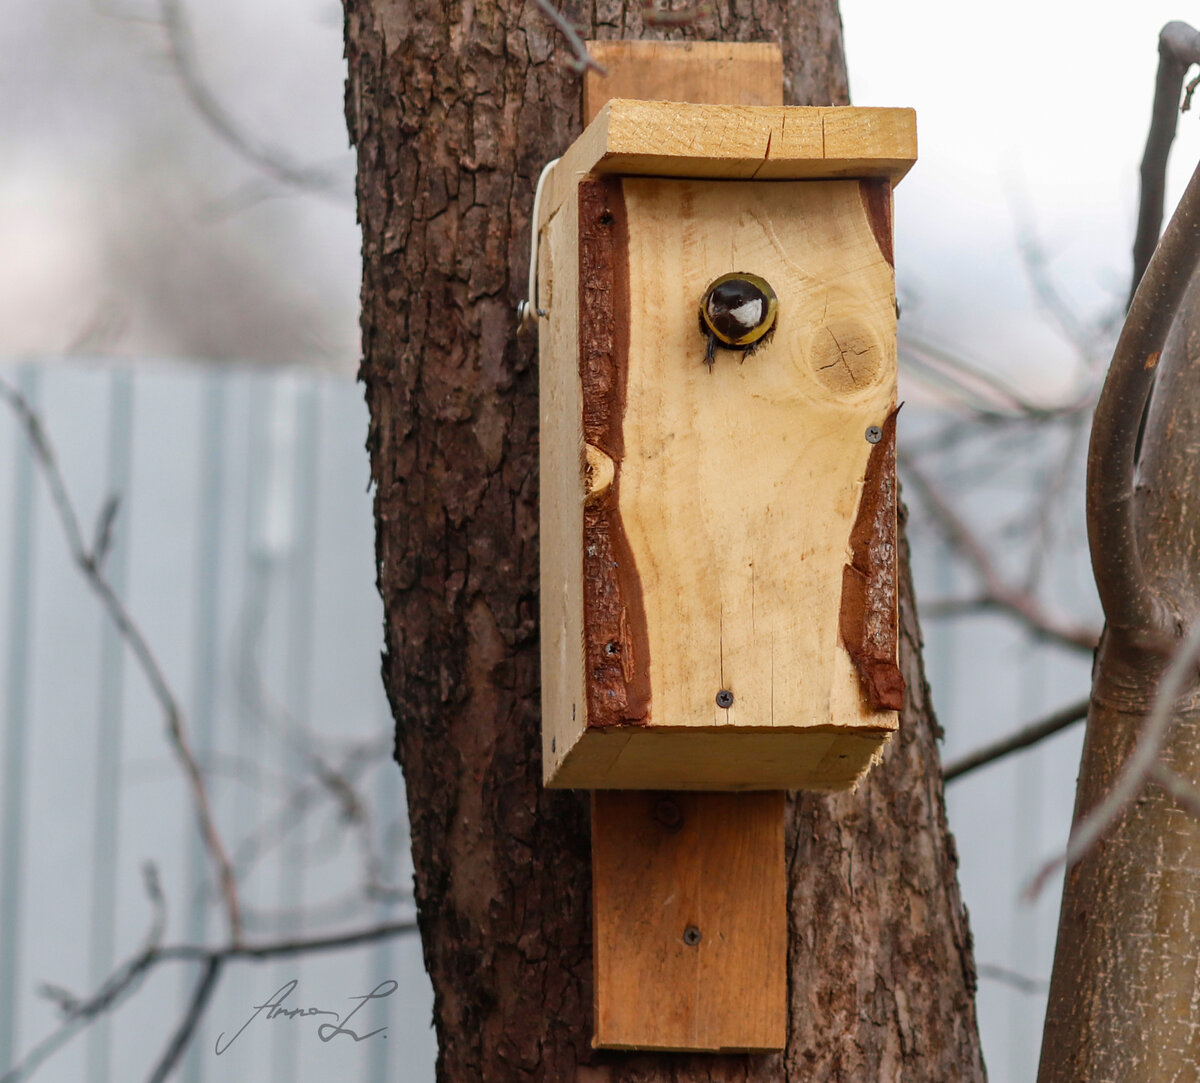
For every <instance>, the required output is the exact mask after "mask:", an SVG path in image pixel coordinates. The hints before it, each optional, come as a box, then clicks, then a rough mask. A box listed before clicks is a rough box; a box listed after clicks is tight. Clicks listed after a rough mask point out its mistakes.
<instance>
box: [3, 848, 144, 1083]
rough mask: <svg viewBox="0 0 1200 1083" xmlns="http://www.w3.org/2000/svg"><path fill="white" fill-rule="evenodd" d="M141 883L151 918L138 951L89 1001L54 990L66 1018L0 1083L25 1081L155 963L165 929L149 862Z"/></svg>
mask: <svg viewBox="0 0 1200 1083" xmlns="http://www.w3.org/2000/svg"><path fill="white" fill-rule="evenodd" d="M142 883H143V886H144V887H145V889H146V894H147V895H148V896H149V898H150V902H151V905H152V906H153V915H152V917H151V920H150V928H149V930H148V931H147V933H146V935H145V937H144V938H143V943H142V947H141V949H140V950H139V951H138V952H137V953H136V954H135V955H134V956H133V957H132V958H130V959H129V960H128V961H127V962H125V963H124V964H122V965H121V966H119V967H117V969H116V970H114V971H113V972H112V974H110V975H109V976H108V977H107V978H106V979H105V980H104V982H102V983H101V985H100V988H99V989H98V990H97V991H96V992H95V993H94V994H93V995H92V996H91V997H89V998H86V999H84V998H80V997H75V996H71V995H70V994H68V993H66V991H65V990H55V993H56V995H55V996H54V997H53V998H52V999H54V1000H56V1001H57V1002H58V1003H59V1004H60V1006H62V1007H63V1009H64V1011H66V1013H67V1018H66V1019H65V1020H64V1021H63V1023H62V1025H61V1026H60V1027H59V1028H58V1029H57V1030H56V1031H53V1032H52V1033H51V1034H49V1035H47V1036H46V1037H45V1038H43V1039H42V1040H41V1041H40V1042H38V1043H37V1044H36V1045H35V1046H34V1047H33V1048H32V1049H31V1050H30V1051H29V1052H28V1053H27V1054H26V1055H25V1057H24V1058H23V1059H22V1060H20V1061H18V1062H17V1063H16V1064H14V1065H13V1066H12V1068H11V1069H9V1070H8V1071H7V1072H5V1073H4V1075H3V1076H0V1083H20V1081H21V1080H23V1079H28V1078H29V1077H30V1076H31V1075H33V1073H34V1072H36V1071H37V1069H38V1068H39V1067H40V1066H41V1065H42V1064H43V1063H44V1062H45V1061H46V1060H48V1059H49V1058H50V1057H52V1056H53V1055H54V1054H55V1053H57V1052H58V1050H59V1049H61V1048H62V1047H63V1046H64V1045H66V1044H67V1042H69V1041H70V1040H71V1039H72V1038H73V1037H75V1035H76V1034H78V1033H79V1031H81V1030H83V1029H84V1027H86V1026H87V1025H88V1024H89V1023H91V1022H92V1020H93V1019H95V1018H96V1017H97V1016H99V1015H102V1014H103V1013H104V1012H106V1011H110V1010H111V1009H113V1008H115V1007H116V1006H117V1005H118V1004H120V1003H121V1002H122V1001H123V1000H125V999H126V998H127V997H128V996H130V995H132V994H133V993H134V992H135V991H136V990H137V989H138V987H139V986H140V985H141V984H142V981H143V979H144V978H145V977H146V974H147V973H148V972H149V971H150V969H151V967H153V966H154V965H155V963H156V962H158V958H159V951H160V950H161V945H162V937H163V932H164V931H165V930H166V927H167V904H166V900H165V899H164V898H163V893H162V887H161V886H160V884H159V880H158V870H157V868H156V867H155V866H154V864H153V863H152V862H147V863H146V864H145V865H143V866H142ZM43 991H45V990H43ZM68 1001H69V1002H70V1004H69V1007H68V1005H67V1002H68Z"/></svg>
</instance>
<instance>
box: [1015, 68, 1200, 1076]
mask: <svg viewBox="0 0 1200 1083" xmlns="http://www.w3.org/2000/svg"><path fill="white" fill-rule="evenodd" d="M1180 81H1182V77H1180ZM1156 360H1157V361H1158V366H1157V381H1156V384H1155V388H1154V393H1153V399H1152V402H1151V405H1150V410H1149V414H1148V416H1147V418H1146V424H1145V429H1144V439H1143V444H1142V448H1141V454H1140V456H1139V458H1138V463H1137V484H1136V486H1135V489H1134V496H1135V501H1136V527H1137V535H1138V550H1139V553H1140V556H1141V563H1142V567H1143V570H1144V573H1145V580H1146V584H1147V586H1148V588H1149V590H1150V592H1151V593H1152V595H1153V597H1154V599H1155V605H1154V607H1153V613H1154V615H1155V617H1156V620H1155V622H1154V623H1153V624H1152V625H1149V626H1137V627H1124V628H1122V627H1116V626H1110V627H1109V628H1107V629H1106V631H1105V635H1104V638H1103V640H1102V643H1101V647H1100V650H1099V652H1098V654H1097V658H1096V667H1095V673H1094V675H1093V681H1092V704H1091V709H1090V711H1089V714H1088V724H1087V725H1088V728H1087V738H1086V740H1085V742H1084V748H1083V758H1082V762H1081V764H1080V768H1079V789H1078V792H1077V794H1076V801H1075V821H1076V823H1078V822H1079V821H1080V820H1081V819H1082V818H1083V817H1084V816H1085V815H1086V814H1087V813H1088V812H1089V811H1091V809H1092V808H1094V807H1095V806H1096V805H1097V804H1098V803H1099V802H1100V801H1101V800H1102V799H1103V798H1104V797H1105V795H1106V794H1107V793H1108V792H1109V790H1110V789H1111V788H1112V786H1113V783H1114V781H1115V779H1116V777H1117V775H1118V774H1119V772H1120V771H1121V769H1122V767H1123V766H1124V765H1125V763H1126V761H1127V760H1128V758H1129V755H1130V753H1131V752H1132V751H1133V748H1134V746H1135V745H1136V743H1137V739H1138V736H1139V734H1140V732H1141V730H1142V724H1143V722H1144V721H1145V719H1146V717H1147V715H1148V714H1149V713H1150V709H1151V707H1152V705H1153V703H1154V699H1155V695H1156V692H1157V688H1158V682H1159V678H1160V676H1161V674H1162V671H1163V669H1164V667H1165V666H1166V664H1167V662H1168V659H1169V657H1170V654H1171V651H1172V649H1173V648H1174V647H1175V646H1176V644H1177V642H1178V640H1179V638H1180V637H1181V636H1182V635H1183V633H1184V632H1186V630H1187V629H1188V628H1190V627H1191V626H1192V625H1193V624H1194V622H1195V621H1196V619H1197V618H1198V617H1200V544H1197V535H1196V523H1197V520H1198V518H1200V456H1198V455H1197V454H1196V448H1197V436H1196V434H1197V433H1200V275H1197V276H1193V277H1192V280H1191V285H1190V287H1189V289H1188V293H1187V294H1186V295H1185V297H1184V299H1183V302H1182V304H1181V305H1180V312H1179V317H1178V318H1177V319H1176V321H1175V324H1174V326H1173V327H1172V330H1171V334H1170V337H1169V338H1168V340H1167V343H1166V346H1165V348H1164V349H1163V351H1162V357H1161V360H1158V359H1156ZM1159 758H1160V760H1161V762H1163V763H1165V764H1166V765H1167V766H1169V767H1170V768H1171V769H1173V770H1174V771H1175V772H1176V773H1177V774H1178V775H1179V776H1180V777H1182V778H1183V779H1185V780H1187V781H1188V782H1189V783H1190V784H1191V785H1192V786H1193V787H1200V688H1197V686H1196V685H1195V684H1194V683H1193V687H1192V689H1191V692H1190V694H1188V695H1185V696H1184V697H1183V698H1182V699H1181V700H1180V702H1178V703H1177V704H1176V705H1175V709H1174V712H1173V715H1172V723H1171V731H1170V734H1169V736H1168V739H1167V741H1166V743H1165V745H1164V747H1163V750H1162V753H1161V755H1160V757H1159ZM1198 876H1200V819H1197V817H1196V816H1195V815H1194V814H1193V813H1192V812H1190V811H1189V810H1187V809H1186V808H1184V807H1182V806H1181V805H1180V804H1179V803H1178V802H1177V801H1176V800H1175V799H1174V798H1173V797H1171V796H1170V795H1168V794H1167V793H1166V792H1164V791H1163V789H1162V788H1161V787H1160V786H1159V785H1157V784H1156V783H1153V782H1151V783H1150V784H1149V785H1147V786H1145V787H1144V788H1143V789H1142V790H1141V792H1140V793H1139V794H1138V795H1137V798H1136V800H1134V801H1133V802H1132V803H1131V804H1130V805H1129V806H1128V807H1127V808H1126V809H1125V810H1124V812H1123V813H1122V814H1121V815H1120V816H1119V818H1118V819H1117V821H1116V822H1115V823H1114V825H1113V827H1112V829H1111V830H1110V831H1109V832H1107V834H1105V836H1104V837H1103V838H1102V839H1101V840H1100V842H1099V843H1098V844H1097V845H1095V846H1093V847H1092V848H1091V850H1090V851H1089V852H1088V853H1087V854H1086V855H1085V856H1084V857H1083V858H1082V859H1081V860H1080V862H1079V863H1078V864H1077V865H1076V866H1075V867H1074V868H1073V869H1071V870H1069V872H1068V873H1067V878H1066V883H1065V885H1064V888H1063V900H1062V909H1061V912H1060V915H1059V926H1058V943H1057V946H1056V948H1055V957H1054V973H1053V977H1052V980H1051V987H1050V1002H1049V1006H1048V1009H1047V1013H1046V1027H1045V1035H1044V1038H1043V1041H1042V1063H1041V1068H1040V1071H1039V1075H1038V1079H1039V1081H1040V1083H1075V1081H1077V1080H1087V1081H1088V1083H1103V1081H1106V1080H1114V1081H1115V1080H1121V1081H1122V1083H1126V1081H1128V1083H1158V1081H1159V1080H1175V1081H1179V1083H1183V1081H1185V1080H1186V1081H1193V1083H1194V1081H1196V1080H1200V1031H1198V1030H1197V1027H1196V1019H1197V1008H1196V1005H1197V1004H1200V969H1198V968H1197V964H1196V944H1197V941H1196V934H1197V929H1198V928H1200V893H1198V892H1197V890H1196V882H1197V877H1198Z"/></svg>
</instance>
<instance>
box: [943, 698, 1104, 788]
mask: <svg viewBox="0 0 1200 1083" xmlns="http://www.w3.org/2000/svg"><path fill="white" fill-rule="evenodd" d="M1087 713H1088V701H1087V700H1086V699H1082V700H1080V701H1079V702H1078V703H1072V704H1071V705H1070V706H1068V707H1063V708H1062V709H1061V710H1058V711H1055V712H1054V713H1053V714H1051V715H1047V716H1046V717H1045V718H1043V719H1040V720H1039V721H1037V722H1031V723H1030V724H1029V725H1028V726H1025V727H1023V728H1022V729H1019V730H1017V732H1016V733H1013V734H1010V735H1009V736H1007V737H1005V738H1004V739H1003V740H1000V741H996V742H994V743H992V744H990V745H984V746H983V748H979V749H976V750H975V751H974V752H969V753H967V755H965V756H960V757H959V758H958V759H956V760H951V761H950V762H949V763H948V764H946V765H945V766H944V767H943V768H942V781H943V782H953V781H954V780H955V779H956V778H962V776H963V775H967V774H970V773H971V772H972V771H975V770H978V769H979V768H980V767H986V766H987V765H988V764H991V763H995V762H996V761H997V760H1000V759H1003V758H1004V757H1005V756H1009V755H1011V754H1012V753H1014V752H1019V751H1021V749H1023V748H1029V747H1030V746H1031V745H1036V744H1037V743H1038V742H1039V741H1044V740H1045V739H1046V738H1047V737H1053V736H1054V734H1056V733H1059V732H1061V731H1062V730H1065V729H1066V728H1067V727H1068V726H1073V725H1074V724H1075V723H1076V722H1081V721H1083V719H1085V718H1087Z"/></svg>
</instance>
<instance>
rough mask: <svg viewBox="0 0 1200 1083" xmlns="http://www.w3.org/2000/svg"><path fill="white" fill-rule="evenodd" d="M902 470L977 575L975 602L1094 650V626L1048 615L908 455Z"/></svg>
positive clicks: (1042, 634)
mask: <svg viewBox="0 0 1200 1083" xmlns="http://www.w3.org/2000/svg"><path fill="white" fill-rule="evenodd" d="M903 466H904V473H905V476H906V477H907V478H908V480H909V481H910V482H912V483H913V484H914V486H915V488H916V489H917V491H918V493H919V494H920V496H921V500H922V502H923V503H924V504H925V506H926V508H927V509H928V511H929V513H930V515H931V516H932V517H933V520H934V522H935V523H936V524H937V526H938V528H939V529H940V530H941V532H942V534H943V536H944V537H945V539H946V541H947V543H948V544H949V545H950V546H951V547H952V548H953V549H954V550H955V552H956V553H958V554H959V555H960V556H962V558H963V559H964V560H966V562H967V563H968V564H970V565H971V567H972V569H973V570H974V572H975V574H976V575H977V576H978V577H979V580H980V583H981V584H982V587H983V594H982V597H981V598H980V599H978V600H977V601H976V603H975V604H976V605H985V604H986V605H988V606H990V607H992V608H995V609H998V610H1000V611H1002V612H1006V613H1008V614H1009V615H1011V616H1014V617H1016V618H1018V619H1019V620H1020V621H1021V622H1022V623H1023V624H1024V625H1025V626H1026V627H1027V628H1029V629H1030V631H1031V632H1033V634H1034V635H1036V636H1038V637H1039V638H1042V639H1049V640H1053V641H1054V642H1056V643H1061V644H1062V645H1064V646H1067V647H1072V648H1074V649H1076V650H1083V651H1089V652H1090V651H1092V650H1095V647H1096V642H1097V640H1098V638H1099V635H1098V633H1097V631H1096V630H1095V629H1092V628H1087V627H1084V626H1081V625H1074V624H1069V623H1067V622H1064V621H1060V620H1058V619H1057V618H1055V617H1053V616H1051V615H1050V614H1049V613H1047V612H1046V611H1045V610H1044V609H1043V608H1042V605H1041V603H1040V602H1039V601H1038V600H1037V598H1036V597H1035V596H1034V595H1033V594H1031V593H1030V592H1029V591H1026V590H1020V589H1018V588H1015V587H1012V586H1010V585H1009V584H1008V583H1007V582H1006V581H1005V579H1004V577H1003V576H1002V575H1001V574H1000V571H999V569H998V568H997V567H996V565H995V562H994V561H993V560H992V557H991V554H989V553H988V551H987V550H986V549H985V548H984V546H983V543H982V542H981V541H980V540H979V538H978V537H977V536H976V535H975V532H974V531H972V530H971V528H970V527H969V526H967V524H966V523H965V522H964V521H963V520H962V518H961V517H960V516H959V515H958V513H957V512H956V511H955V510H954V509H953V508H952V507H951V506H950V502H949V501H948V500H946V499H945V498H944V497H943V496H942V494H941V493H940V492H938V489H937V486H936V485H934V483H933V482H932V481H931V480H930V478H929V477H927V476H926V475H925V473H924V472H923V471H922V470H921V469H920V468H919V467H918V466H916V465H915V464H914V463H913V462H912V461H911V459H908V458H905V459H904V460H903Z"/></svg>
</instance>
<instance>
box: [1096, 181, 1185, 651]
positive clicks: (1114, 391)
mask: <svg viewBox="0 0 1200 1083" xmlns="http://www.w3.org/2000/svg"><path fill="white" fill-rule="evenodd" d="M1198 260H1200V166H1198V167H1197V169H1196V171H1195V172H1194V173H1193V174H1192V179H1191V180H1190V181H1189V182H1188V186H1187V189H1186V190H1185V191H1184V193H1183V198H1182V199H1180V201H1179V206H1178V207H1177V208H1176V209H1175V213H1174V214H1173V215H1172V216H1171V221H1170V223H1169V224H1168V225H1167V228H1166V232H1164V233H1163V237H1162V240H1161V241H1160V242H1159V244H1158V247H1157V248H1156V249H1155V250H1154V255H1153V257H1152V258H1151V259H1150V262H1149V265H1148V266H1147V268H1146V273H1145V275H1143V277H1142V280H1141V283H1140V284H1139V285H1138V288H1137V292H1136V293H1135V294H1134V297H1133V301H1132V303H1131V304H1130V306H1129V315H1128V317H1127V318H1126V320H1125V326H1124V328H1123V330H1122V331H1121V337H1120V339H1119V340H1118V341H1117V348H1116V352H1115V353H1114V354H1113V359H1112V364H1111V365H1110V366H1109V369H1108V376H1107V378H1106V379H1105V381H1104V389H1103V390H1102V391H1101V393H1100V400H1099V402H1098V403H1097V404H1096V414H1095V417H1094V419H1093V422H1092V438H1091V443H1090V445H1089V447H1088V480H1087V526H1088V543H1089V545H1090V547H1091V553H1092V565H1093V567H1094V569H1095V574H1096V587H1097V589H1098V590H1099V592H1100V602H1101V604H1102V605H1103V606H1104V613H1105V616H1106V617H1107V618H1108V622H1109V624H1110V625H1112V626H1113V627H1115V628H1117V629H1125V630H1128V629H1136V630H1150V629H1156V630H1164V629H1165V627H1166V624H1165V621H1164V620H1163V619H1162V616H1161V614H1160V613H1159V607H1158V605H1157V604H1156V601H1155V599H1154V597H1153V595H1152V594H1151V592H1150V590H1149V587H1148V586H1147V583H1146V578H1145V573H1144V570H1143V568H1142V561H1141V556H1140V554H1139V552H1138V542H1137V533H1136V526H1135V522H1134V506H1133V505H1134V501H1133V481H1134V467H1135V458H1136V447H1137V440H1138V430H1139V428H1140V427H1141V423H1142V416H1143V414H1144V412H1145V408H1146V403H1147V401H1148V400H1149V397H1150V392H1151V390H1152V388H1153V386H1154V370H1155V367H1156V366H1157V365H1158V360H1159V358H1160V357H1161V356H1162V350H1163V345H1164V344H1165V342H1166V338H1167V333H1168V332H1169V331H1170V329H1171V324H1172V323H1173V322H1174V319H1175V313H1176V311H1177V310H1178V308H1179V302H1180V300H1181V299H1182V297H1183V294H1184V291H1185V290H1186V289H1187V285H1188V282H1189V281H1190V279H1191V276H1192V271H1193V270H1194V269H1195V267H1196V264H1197V261H1198Z"/></svg>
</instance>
